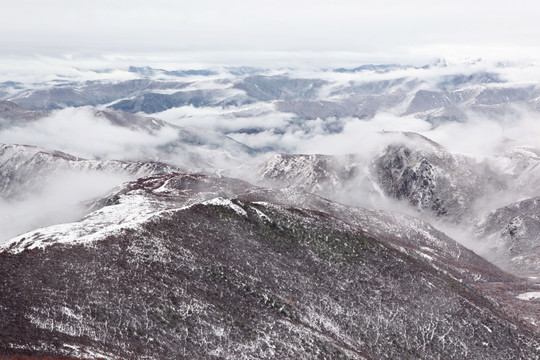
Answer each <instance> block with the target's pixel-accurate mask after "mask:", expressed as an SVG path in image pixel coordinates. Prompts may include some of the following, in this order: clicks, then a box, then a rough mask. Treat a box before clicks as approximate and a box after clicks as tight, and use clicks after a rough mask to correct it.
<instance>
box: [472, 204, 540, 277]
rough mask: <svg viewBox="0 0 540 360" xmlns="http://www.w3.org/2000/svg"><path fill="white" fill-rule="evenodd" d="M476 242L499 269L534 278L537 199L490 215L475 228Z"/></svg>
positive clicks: (539, 263) (537, 269) (538, 264)
mask: <svg viewBox="0 0 540 360" xmlns="http://www.w3.org/2000/svg"><path fill="white" fill-rule="evenodd" d="M475 230H476V236H477V237H478V239H479V240H478V241H480V242H481V243H482V244H484V245H485V246H486V247H488V248H490V249H492V251H493V252H494V253H495V254H496V255H497V256H498V257H496V258H495V259H496V260H498V261H499V262H500V263H501V265H502V266H505V267H507V268H509V269H512V270H513V271H514V272H516V273H520V274H522V275H528V276H532V277H533V278H537V277H538V275H539V274H540V247H539V244H540V198H539V197H534V198H529V199H525V200H521V201H518V202H516V203H513V204H510V205H508V206H504V207H501V208H499V209H496V210H493V211H491V212H490V213H489V214H488V215H487V216H485V217H483V218H481V219H480V220H479V221H478V223H477V224H476V227H475Z"/></svg>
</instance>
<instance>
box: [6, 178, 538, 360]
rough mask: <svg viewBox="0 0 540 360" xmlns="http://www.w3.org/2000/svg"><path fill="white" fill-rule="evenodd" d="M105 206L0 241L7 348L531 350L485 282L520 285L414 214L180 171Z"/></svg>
mask: <svg viewBox="0 0 540 360" xmlns="http://www.w3.org/2000/svg"><path fill="white" fill-rule="evenodd" d="M272 198H273V199H275V200H274V201H271V199H272ZM298 199H303V203H302V206H306V205H308V204H311V206H310V207H308V208H305V207H298V206H291V205H290V203H296V202H297V200H298ZM287 202H288V203H289V204H286V203H287ZM100 204H101V207H99V208H98V209H97V210H95V211H94V212H93V213H91V214H90V215H88V216H87V217H86V218H85V219H83V220H81V221H80V222H76V223H72V224H65V225H58V226H53V227H49V228H44V229H39V230H36V231H33V232H30V233H27V234H24V235H21V236H20V237H17V238H15V239H13V240H12V241H10V242H9V243H6V244H5V245H3V246H2V249H3V250H4V251H3V252H2V254H0V256H1V260H2V261H0V267H1V268H2V273H4V274H6V276H3V277H2V280H1V281H2V287H3V289H7V291H5V292H3V293H2V295H0V296H1V298H2V304H3V307H4V309H5V310H6V311H3V312H2V315H1V316H2V321H1V322H0V323H1V324H2V327H1V331H2V334H3V338H4V339H7V340H8V341H7V342H5V343H4V344H6V345H4V346H3V348H2V351H3V352H5V353H7V354H9V353H10V352H14V351H18V352H19V353H24V352H25V351H26V352H27V353H33V354H38V355H55V356H75V357H83V358H84V357H89V356H90V357H102V358H118V357H123V358H126V357H127V358H131V357H134V356H137V357H141V356H142V357H148V358H162V357H164V356H180V357H201V356H203V357H207V356H215V355H216V354H218V355H219V356H223V357H241V356H249V357H250V356H256V357H259V358H275V357H276V356H277V357H282V356H285V357H287V356H293V357H295V358H306V359H308V358H312V356H313V355H316V356H321V357H327V356H329V357H333V356H340V357H341V358H351V359H352V358H354V359H358V358H360V359H363V358H366V359H367V358H373V357H380V356H393V357H401V356H405V357H409V356H413V357H415V358H433V357H439V356H447V355H448V354H450V355H449V356H451V357H471V356H472V357H481V356H489V357H491V358H508V357H510V358H512V357H517V358H531V357H536V356H538V346H539V344H538V339H537V338H536V335H535V333H534V330H532V328H529V327H528V326H532V323H531V322H529V324H530V325H524V324H522V323H521V322H519V320H518V319H514V318H512V317H511V316H510V315H509V314H510V309H513V310H514V311H516V312H517V313H520V311H519V310H520V308H519V306H515V305H512V304H509V303H502V300H501V299H502V296H501V294H500V292H501V290H500V289H499V295H498V297H496V299H497V301H494V300H491V299H493V296H497V295H496V294H497V293H495V292H493V293H492V294H488V293H484V290H482V289H489V287H488V286H487V285H483V284H486V283H487V282H496V283H497V284H499V285H500V284H501V283H506V284H508V285H509V288H510V287H513V288H514V289H517V288H520V289H521V290H522V291H523V292H525V291H526V290H527V289H526V288H524V286H525V287H526V286H527V285H526V284H523V283H520V282H519V280H517V279H516V278H513V277H512V276H509V275H507V274H505V273H504V272H502V271H500V270H498V269H497V268H495V267H493V266H491V265H489V264H488V263H487V262H485V261H484V260H482V259H481V258H479V257H478V256H477V255H475V254H473V253H472V252H470V251H468V250H467V249H465V248H463V247H461V246H460V245H459V244H457V243H456V242H454V241H452V240H451V239H449V238H447V237H445V236H444V235H443V234H441V233H439V232H437V231H436V230H434V229H432V228H430V226H429V225H427V224H423V223H421V222H419V221H417V220H414V219H410V218H407V217H403V216H402V215H399V214H392V213H375V212H369V211H365V210H362V209H358V208H356V209H353V208H347V207H343V206H342V205H339V204H335V203H332V202H329V201H327V200H324V199H321V198H317V197H314V196H313V195H309V194H308V193H303V194H301V193H298V192H291V191H288V190H281V191H280V190H271V189H264V188H258V187H253V186H251V185H249V184H247V183H245V182H243V181H240V180H235V179H229V178H223V177H221V178H219V177H208V176H193V175H175V174H169V175H162V176H156V177H151V178H146V179H140V180H138V181H136V182H132V183H129V184H127V185H125V186H124V187H123V188H122V189H119V190H118V191H117V192H115V193H112V194H111V195H110V196H109V197H107V198H105V199H104V200H103V201H102V202H100ZM317 207H318V208H319V209H321V208H326V209H329V210H330V211H331V212H332V214H330V213H327V212H323V211H321V210H316V208H317ZM396 230H398V231H397V232H396ZM415 234H416V235H415ZM456 269H459V270H458V272H456ZM459 272H461V274H459ZM60 279H62V280H60ZM529 286H531V285H529ZM528 290H531V288H529V289H528ZM486 291H488V290H486ZM514 291H515V290H514ZM45 294H49V295H48V296H45ZM514 295H516V294H514ZM498 301H501V303H499V302H498ZM521 302H522V303H526V304H527V305H529V304H528V303H527V301H525V300H521ZM126 314H129V316H128V317H126ZM520 317H521V315H520ZM284 331H285V332H287V333H288V334H289V335H288V336H287V337H285V338H283V336H282V333H283V332H284ZM471 331H474V332H475V334H477V335H476V336H475V337H471V336H470V335H469V334H470V332H471ZM389 334H392V341H388V338H387V337H388V336H389ZM52 339H56V340H55V341H53V340H52ZM479 339H480V340H479ZM38 344H39V345H38ZM203 344H204V346H203Z"/></svg>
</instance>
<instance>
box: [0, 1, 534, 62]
mask: <svg viewBox="0 0 540 360" xmlns="http://www.w3.org/2000/svg"><path fill="white" fill-rule="evenodd" d="M538 19H540V5H537V2H535V1H529V0H525V1H519V0H515V1H500V0H492V1H484V0H474V1H471V0H469V1H464V0H455V1H433V0H431V1H424V0H409V1H392V0H374V1H373V0H369V1H358V0H357V1H349V0H333V1H316V0H312V1H299V0H287V1H285V0H275V1H257V0H251V1H248V0H229V1H224V0H196V1H185V0H184V1H178V0H177V1H169V0H154V1H147V0H145V1H140V0H129V1H125V0H124V1H118V0H107V1H105V0H93V1H72V0H49V1H42V0H2V1H1V2H0V32H1V33H2V36H1V37H0V46H1V47H2V49H3V52H4V54H5V55H10V54H15V55H19V54H48V55H60V54H65V53H78V54H81V53H93V54H96V53H136V52H138V53H153V52H175V51H177V52H181V51H194V52H197V51H229V52H235V51H246V52H252V51H283V52H288V51H297V52H303V51H315V52H320V51H327V52H332V51H347V52H353V53H369V54H380V55H381V57H384V56H385V55H387V54H392V55H396V54H398V55H399V54H404V55H410V54H413V55H414V54H415V53H420V54H422V53H423V52H433V53H436V52H437V51H440V52H445V51H446V52H450V53H451V52H455V51H458V50H456V49H461V50H459V51H463V52H464V55H472V56H475V55H476V54H473V53H474V52H475V51H476V52H480V50H479V49H487V50H486V51H490V49H499V50H500V51H501V53H505V52H507V50H506V49H508V48H509V47H511V48H520V49H525V50H524V51H525V52H527V51H528V52H529V53H534V52H535V50H536V49H535V47H536V46H537V42H538V36H539V34H540V22H539V21H538ZM501 49H502V50H501ZM520 51H521V50H520ZM469 53H470V54H469ZM443 55H444V54H443Z"/></svg>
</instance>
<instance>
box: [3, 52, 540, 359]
mask: <svg viewBox="0 0 540 360" xmlns="http://www.w3.org/2000/svg"><path fill="white" fill-rule="evenodd" d="M533 70H534V69H531V68H518V67H512V68H509V67H502V66H495V67H494V66H490V65H489V64H486V63H483V62H482V61H475V62H472V63H467V64H459V65H455V64H452V63H451V62H448V61H446V60H444V59H443V60H438V61H436V62H434V63H432V64H430V65H426V66H407V65H396V64H389V65H384V64H383V65H377V64H367V65H362V66H358V67H351V68H338V69H332V68H328V69H319V70H317V69H315V70H314V69H311V70H307V69H261V68H248V67H237V68H233V67H221V68H208V69H196V70H189V69H177V70H175V69H164V68H151V67H148V66H132V67H129V68H124V69H121V70H120V71H119V72H118V73H115V71H114V70H111V69H105V70H95V71H94V70H88V72H87V73H81V72H74V74H78V75H73V77H70V78H60V77H58V78H57V79H55V77H54V76H52V75H51V76H49V77H46V78H44V79H45V80H44V81H43V82H39V81H35V82H31V83H19V82H13V81H12V82H10V81H7V82H4V83H0V96H2V99H3V100H0V143H4V144H2V145H0V274H1V276H0V283H1V285H0V287H1V289H2V291H1V292H0V339H1V340H2V341H0V358H3V357H4V356H8V358H9V356H11V357H13V356H15V357H16V356H30V357H53V358H56V357H67V358H76V359H87V358H103V359H131V358H141V359H165V358H235V359H236V358H238V359H242V358H246V359H247V358H267V359H275V358H298V359H312V358H321V359H323V358H324V359H327V358H328V359H330V358H332V359H333V358H342V359H374V358H377V359H378V358H395V359H437V358H439V359H469V358H474V359H477V358H478V359H533V358H540V352H539V351H540V350H539V349H540V340H539V339H540V335H539V334H540V307H539V306H540V305H539V302H538V299H540V284H538V283H537V281H538V278H540V252H539V249H540V247H539V246H538V242H539V241H540V238H539V237H538V232H539V230H540V225H539V224H540V216H539V211H538V209H539V206H538V204H539V203H540V202H539V196H540V190H539V189H540V170H539V169H540V166H539V161H540V151H539V150H537V149H539V148H540V144H539V143H538V142H537V138H538V136H540V132H539V131H538V130H537V125H536V120H535V119H536V117H537V115H538V110H539V109H540V108H539V107H538V104H539V103H540V102H539V101H538V99H540V94H539V93H538V87H537V84H536V83H535V81H534V79H532V78H529V74H530V73H531V72H532V71H533ZM107 74H111V76H112V74H116V75H115V76H116V80H110V81H108V80H103V79H105V78H106V76H107ZM78 76H79V77H80V79H79V78H78ZM84 76H88V77H89V78H90V79H94V78H95V79H101V80H88V81H86V80H84V79H82V78H83V77H84ZM135 77H136V78H137V79H135ZM118 79H122V80H118ZM127 79H129V80H127ZM434 140H436V141H434ZM23 144H24V145H23ZM473 250H474V251H473ZM481 256H483V257H481ZM499 267H500V268H499ZM284 334H285V335H284Z"/></svg>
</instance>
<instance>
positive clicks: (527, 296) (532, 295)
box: [517, 291, 540, 300]
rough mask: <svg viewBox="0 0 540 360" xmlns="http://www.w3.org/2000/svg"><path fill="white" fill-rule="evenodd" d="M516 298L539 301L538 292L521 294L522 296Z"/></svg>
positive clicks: (539, 294)
mask: <svg viewBox="0 0 540 360" xmlns="http://www.w3.org/2000/svg"><path fill="white" fill-rule="evenodd" d="M517 298H518V299H520V300H534V299H539V298H540V291H531V292H526V293H523V294H519V295H518V296H517Z"/></svg>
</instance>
